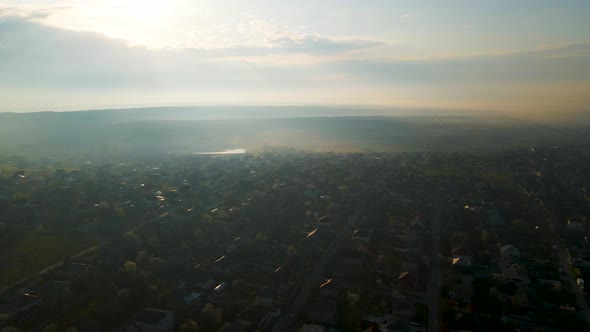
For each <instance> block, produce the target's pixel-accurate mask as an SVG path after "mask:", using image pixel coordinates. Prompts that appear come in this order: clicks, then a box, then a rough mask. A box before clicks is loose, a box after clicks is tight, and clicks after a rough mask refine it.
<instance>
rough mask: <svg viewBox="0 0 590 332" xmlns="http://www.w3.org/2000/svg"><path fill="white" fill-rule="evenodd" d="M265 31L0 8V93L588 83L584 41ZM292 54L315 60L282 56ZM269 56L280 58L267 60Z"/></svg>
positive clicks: (570, 88)
mask: <svg viewBox="0 0 590 332" xmlns="http://www.w3.org/2000/svg"><path fill="white" fill-rule="evenodd" d="M269 35H270V36H271V38H269V39H268V40H267V41H266V42H265V44H264V45H237V46H234V47H226V48H218V49H209V48H187V49H149V48H147V47H140V46H133V47H131V46H129V45H128V44H127V43H126V42H125V41H121V40H115V39H111V38H107V37H105V36H103V35H101V34H97V33H92V32H80V31H71V30H65V29H57V28H51V27H48V26H45V25H43V24H38V23H33V22H30V21H27V20H24V19H22V18H0V44H1V47H0V72H1V73H2V75H0V100H15V98H20V99H19V100H17V101H15V102H18V101H23V100H28V101H29V102H30V103H34V102H35V97H34V96H35V91H44V90H48V91H54V92H52V93H48V94H50V95H52V96H58V95H60V94H63V95H64V96H65V97H64V98H65V100H67V99H68V98H70V97H68V96H70V95H73V94H74V93H73V91H76V96H77V97H76V98H82V97H80V96H87V97H85V98H87V100H90V101H89V102H88V104H87V105H92V102H91V101H92V100H94V101H96V100H111V98H114V97H113V96H115V95H122V94H124V95H126V96H134V98H138V99H141V98H144V97H145V98H148V95H149V98H148V99H150V100H153V101H154V102H157V101H158V100H159V101H160V102H164V101H169V100H176V99H174V98H173V97H170V98H169V99H167V97H166V96H173V95H176V94H178V93H183V94H184V95H183V96H184V97H183V98H185V99H184V100H191V99H190V98H191V97H192V98H196V97H194V96H197V95H198V96H205V97H207V98H218V99H219V100H226V99H230V98H236V97H235V96H236V95H240V96H247V97H248V98H250V99H256V98H258V99H261V100H268V99H271V98H279V97H278V96H281V98H285V100H284V101H282V102H283V103H288V102H290V101H291V102H292V101H293V100H292V99H294V100H295V101H300V102H301V101H304V100H306V99H302V98H311V97H310V96H322V97H321V98H324V97H325V98H326V100H335V101H339V103H341V104H342V103H347V102H354V100H357V103H360V102H359V100H362V101H371V102H375V103H376V102H377V101H378V102H381V103H396V102H397V103H400V102H401V101H404V100H409V101H408V103H410V102H411V103H415V104H417V105H421V104H426V103H432V104H436V102H437V101H440V102H441V103H442V102H443V101H445V104H444V105H452V103H456V104H461V103H466V105H467V104H468V105H474V107H475V106H477V107H482V108H483V107H485V106H486V105H488V106H489V105H502V106H503V107H504V106H505V107H507V108H509V107H516V106H515V105H521V106H522V105H525V104H526V105H527V107H529V108H533V107H535V106H539V107H550V106H551V105H554V104H552V102H555V103H557V102H558V101H559V103H561V104H565V103H566V101H571V102H572V103H573V102H574V101H575V105H576V107H582V106H583V105H587V104H588V102H589V101H590V100H589V99H590V98H589V97H587V96H584V94H583V91H584V89H585V88H588V87H590V43H572V44H562V45H554V46H550V47H545V48H539V49H531V50H525V51H518V52H511V51H501V52H489V53H480V54H466V55H463V54H459V55H447V56H444V57H429V58H407V59H388V58H363V57H351V58H346V57H342V56H340V55H341V54H343V53H347V52H355V51H357V50H362V49H363V48H366V47H379V45H381V44H380V43H379V42H373V41H364V40H356V39H348V40H333V39H330V38H324V37H322V36H318V35H297V34H289V33H274V34H269ZM298 54H305V56H306V57H309V58H311V59H312V60H313V59H316V58H317V57H319V58H321V59H323V60H322V61H315V60H313V61H303V62H299V61H290V60H292V59H293V58H297V57H299V55H298ZM334 54H336V56H334ZM269 57H279V58H284V59H285V63H280V62H277V63H271V62H267V61H266V59H267V58H269ZM212 60H215V61H212ZM132 92H133V93H132ZM361 95H362V96H363V97H361ZM52 98H54V99H51V100H55V97H52ZM72 98H73V96H72ZM129 98H131V97H129ZM287 98H292V99H291V100H289V99H287ZM314 98H317V99H321V98H320V97H314ZM355 98H356V99H355ZM500 101H501V102H500ZM39 103H41V101H39ZM584 103H585V104H584ZM561 104H560V105H561ZM441 105H442V104H441ZM0 106H2V105H0ZM87 107H88V106H87ZM568 107H570V106H568ZM571 107H573V106H571Z"/></svg>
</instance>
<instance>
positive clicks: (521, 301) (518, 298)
mask: <svg viewBox="0 0 590 332" xmlns="http://www.w3.org/2000/svg"><path fill="white" fill-rule="evenodd" d="M506 301H507V303H508V304H509V305H511V306H512V307H513V308H515V309H516V308H521V309H527V308H528V307H529V298H528V296H527V293H526V287H523V286H520V287H518V288H517V289H516V293H515V294H514V295H512V296H508V298H507V299H506Z"/></svg>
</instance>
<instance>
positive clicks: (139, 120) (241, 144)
mask: <svg viewBox="0 0 590 332" xmlns="http://www.w3.org/2000/svg"><path fill="white" fill-rule="evenodd" d="M574 120H575V121H574ZM586 124H587V120H585V119H583V118H581V117H577V118H575V119H574V118H571V119H568V120H564V119H561V120H560V121H558V122H555V121H553V122H547V121H531V120H529V119H526V120H521V119H517V118H513V117H509V116H506V115H503V114H499V113H484V112H468V111H444V110H428V109H422V110H416V109H410V110H408V109H399V110H391V109H376V108H372V109H362V108H352V107H349V108H337V107H312V106H231V107H230V106H208V107H156V108H140V109H111V110H90V111H80V112H41V113H2V114H0V152H1V153H3V154H15V155H29V156H46V155H53V156H67V155H89V156H90V155H92V156H105V157H108V156H111V155H112V156H116V155H146V154H147V155H149V154H156V153H172V154H191V153H195V152H196V153H198V152H211V151H224V150H232V149H245V150H246V151H247V152H262V151H270V150H280V149H296V150H304V151H310V152H399V151H471V152H485V151H493V150H501V149H511V148H518V147H529V146H536V145H541V146H543V145H545V146H552V145H560V144H573V143H579V142H580V140H584V139H585V137H587V136H586V133H587V131H586V128H587V125H586ZM466 137H468V138H469V139H466Z"/></svg>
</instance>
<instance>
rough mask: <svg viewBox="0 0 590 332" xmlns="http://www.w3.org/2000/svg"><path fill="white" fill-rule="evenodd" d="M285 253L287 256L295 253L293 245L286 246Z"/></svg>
mask: <svg viewBox="0 0 590 332" xmlns="http://www.w3.org/2000/svg"><path fill="white" fill-rule="evenodd" d="M287 255H289V257H293V256H295V255H297V249H295V247H294V246H289V247H287Z"/></svg>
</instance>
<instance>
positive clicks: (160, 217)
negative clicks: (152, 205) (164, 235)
mask: <svg viewBox="0 0 590 332" xmlns="http://www.w3.org/2000/svg"><path fill="white" fill-rule="evenodd" d="M166 215H167V213H164V214H162V215H159V216H157V217H156V218H154V219H152V220H149V221H145V222H143V223H141V224H139V225H138V226H136V227H134V228H132V229H130V230H128V232H135V231H137V230H138V229H140V228H142V227H144V226H145V225H147V224H149V223H151V222H157V221H159V220H160V219H162V218H163V217H165V216H166ZM111 241H112V239H106V240H101V241H100V243H99V244H98V245H95V246H92V247H89V248H86V249H84V250H82V251H80V252H79V253H77V254H74V255H72V256H69V258H70V259H76V258H78V257H80V256H84V255H85V254H87V253H89V252H92V251H95V250H97V249H98V248H100V247H101V246H103V245H105V244H107V243H109V242H111ZM63 263H64V262H63V260H60V261H58V262H56V263H55V264H52V265H50V266H48V267H45V268H43V269H41V270H39V271H37V272H35V273H32V274H30V275H28V276H26V277H24V278H21V279H19V280H17V281H15V282H13V283H11V284H10V285H6V286H3V287H2V288H0V294H2V293H4V292H6V291H7V290H9V289H11V288H14V287H16V286H18V285H21V284H24V283H25V282H27V281H28V280H30V279H32V278H33V277H36V276H38V275H42V274H45V273H47V272H49V271H51V270H53V269H56V268H58V267H60V266H62V265H63Z"/></svg>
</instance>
